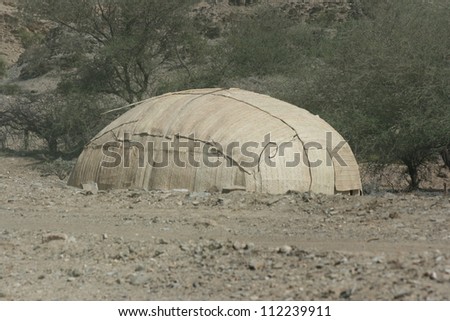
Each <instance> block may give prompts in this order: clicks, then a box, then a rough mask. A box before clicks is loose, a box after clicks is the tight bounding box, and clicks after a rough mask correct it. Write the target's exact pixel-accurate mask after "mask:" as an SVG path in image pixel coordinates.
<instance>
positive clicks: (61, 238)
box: [42, 233, 68, 243]
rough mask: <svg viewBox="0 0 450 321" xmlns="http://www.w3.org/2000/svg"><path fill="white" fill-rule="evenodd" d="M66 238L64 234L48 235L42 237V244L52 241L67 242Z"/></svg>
mask: <svg viewBox="0 0 450 321" xmlns="http://www.w3.org/2000/svg"><path fill="white" fill-rule="evenodd" d="M67 239H68V236H67V235H66V234H64V233H48V234H44V235H42V243H49V242H52V241H67Z"/></svg>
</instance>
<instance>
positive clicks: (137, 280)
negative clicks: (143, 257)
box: [127, 273, 150, 286]
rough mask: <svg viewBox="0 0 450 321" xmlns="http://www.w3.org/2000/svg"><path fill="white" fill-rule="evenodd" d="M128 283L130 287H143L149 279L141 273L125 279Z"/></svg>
mask: <svg viewBox="0 0 450 321" xmlns="http://www.w3.org/2000/svg"><path fill="white" fill-rule="evenodd" d="M127 281H128V283H130V284H131V285H136V286H138V285H145V284H147V283H149V282H150V277H149V276H148V275H147V274H143V273H133V274H132V275H130V276H128V278H127Z"/></svg>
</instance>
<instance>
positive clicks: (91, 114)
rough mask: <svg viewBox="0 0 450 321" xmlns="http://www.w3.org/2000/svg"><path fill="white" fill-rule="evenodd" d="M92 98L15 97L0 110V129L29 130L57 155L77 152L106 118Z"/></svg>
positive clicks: (44, 95)
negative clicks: (102, 115)
mask: <svg viewBox="0 0 450 321" xmlns="http://www.w3.org/2000/svg"><path fill="white" fill-rule="evenodd" d="M101 113H102V108H101V106H99V103H98V101H96V99H95V97H90V96H86V95H72V96H61V95H58V94H42V95H28V96H22V97H18V98H17V99H14V100H12V101H11V102H10V103H9V104H7V105H6V106H4V108H3V109H2V110H0V128H10V129H13V130H19V131H24V132H28V133H33V134H34V135H36V136H37V137H39V138H41V139H43V140H44V141H45V142H46V144H47V149H48V153H49V155H50V156H51V157H54V158H57V157H58V156H61V155H64V156H69V157H73V156H74V155H77V154H78V153H79V152H80V151H81V150H82V149H83V147H84V145H85V144H86V143H87V142H88V141H89V139H90V138H91V137H92V135H93V134H95V133H96V132H97V131H98V130H99V129H100V128H101V127H102V126H104V125H105V124H104V123H105V122H106V121H107V119H105V118H102V117H101Z"/></svg>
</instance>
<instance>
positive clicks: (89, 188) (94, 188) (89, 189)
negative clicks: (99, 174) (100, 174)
mask: <svg viewBox="0 0 450 321" xmlns="http://www.w3.org/2000/svg"><path fill="white" fill-rule="evenodd" d="M81 187H82V188H83V191H84V192H85V195H96V194H98V185H97V183H95V182H89V183H85V184H81Z"/></svg>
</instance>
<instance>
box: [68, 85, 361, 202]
mask: <svg viewBox="0 0 450 321" xmlns="http://www.w3.org/2000/svg"><path fill="white" fill-rule="evenodd" d="M91 182H95V183H97V185H98V188H99V189H123V188H133V189H161V190H170V189H188V190H190V191H211V190H216V191H225V190H233V189H236V190H247V191H251V192H261V193H272V194H280V193H285V192H287V191H290V190H291V191H299V192H307V191H312V192H315V193H323V194H336V193H345V194H352V195H356V194H358V195H359V194H360V193H361V180H360V175H359V169H358V164H357V163H356V160H355V157H354V155H353V153H352V151H351V149H350V147H349V145H348V144H347V143H346V141H345V140H344V139H343V138H342V137H341V135H339V133H337V132H336V131H335V130H334V129H333V128H332V127H331V126H330V125H329V124H327V123H326V122H325V121H324V120H322V119H321V118H320V117H319V116H316V115H313V114H311V113H309V112H308V111H306V110H304V109H301V108H299V107H296V106H294V105H291V104H288V103H286V102H283V101H280V100H277V99H274V98H271V97H269V96H265V95H261V94H257V93H253V92H249V91H245V90H241V89H235V88H232V89H196V90H187V91H182V92H176V93H169V94H165V95H162V96H158V97H154V98H151V99H148V100H145V101H142V102H140V103H139V104H137V106H136V107H134V108H132V109H130V110H129V111H128V112H126V113H125V114H123V115H122V116H120V117H119V118H117V119H116V120H115V121H113V122H112V123H111V124H110V125H109V126H107V127H106V128H105V129H103V130H102V131H101V132H100V133H98V134H97V136H95V137H94V138H93V139H92V140H91V141H90V142H89V143H88V144H87V145H86V146H85V148H84V151H83V152H82V154H81V155H80V157H79V159H78V161H77V163H76V165H75V168H74V170H73V172H72V174H71V176H70V178H69V182H68V184H69V185H72V186H77V187H81V186H82V184H85V183H91Z"/></svg>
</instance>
